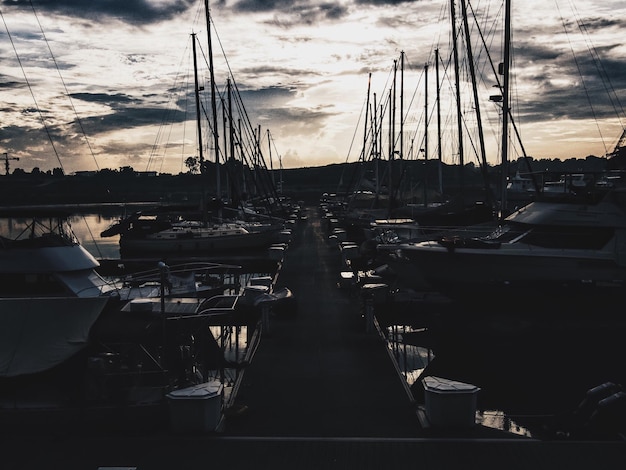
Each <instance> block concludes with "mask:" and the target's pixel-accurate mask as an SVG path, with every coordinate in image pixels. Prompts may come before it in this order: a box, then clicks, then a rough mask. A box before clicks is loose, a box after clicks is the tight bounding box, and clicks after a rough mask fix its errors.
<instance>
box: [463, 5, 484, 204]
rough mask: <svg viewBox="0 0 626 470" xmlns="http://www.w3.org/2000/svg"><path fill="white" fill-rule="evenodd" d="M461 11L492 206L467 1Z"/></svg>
mask: <svg viewBox="0 0 626 470" xmlns="http://www.w3.org/2000/svg"><path fill="white" fill-rule="evenodd" d="M461 9H462V13H463V25H464V28H465V45H466V48H467V61H468V64H469V69H470V77H471V79H472V90H473V92H474V107H475V108H476V121H477V123H478V141H479V144H480V156H481V161H482V165H481V169H482V173H483V180H484V183H485V190H486V194H485V197H486V198H487V203H489V204H491V190H490V188H489V173H488V171H487V154H486V151H485V137H484V135H483V122H482V118H481V114H480V100H479V99H478V88H477V86H476V71H475V69H474V54H473V52H472V41H471V40H470V29H469V22H468V20H467V7H466V5H465V0H461Z"/></svg>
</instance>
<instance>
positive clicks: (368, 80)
mask: <svg viewBox="0 0 626 470" xmlns="http://www.w3.org/2000/svg"><path fill="white" fill-rule="evenodd" d="M371 86H372V72H370V73H369V75H368V78H367V100H366V101H365V124H364V125H363V153H362V155H361V157H362V160H363V162H365V149H366V148H367V124H368V123H367V121H368V120H369V110H370V89H371Z"/></svg>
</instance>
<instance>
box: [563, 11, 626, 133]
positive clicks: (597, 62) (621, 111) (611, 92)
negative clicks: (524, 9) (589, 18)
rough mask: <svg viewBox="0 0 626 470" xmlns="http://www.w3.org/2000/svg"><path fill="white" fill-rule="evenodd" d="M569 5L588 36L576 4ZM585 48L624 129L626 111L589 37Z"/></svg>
mask: <svg viewBox="0 0 626 470" xmlns="http://www.w3.org/2000/svg"><path fill="white" fill-rule="evenodd" d="M570 6H571V8H572V11H573V13H574V17H575V18H576V23H577V24H578V29H579V30H581V31H582V32H583V33H584V34H585V35H586V37H587V38H590V37H591V34H589V31H588V30H587V25H586V24H585V23H583V22H582V21H581V17H580V14H579V13H578V10H577V9H576V5H574V3H573V2H571V1H570ZM587 50H588V51H589V55H590V56H591V57H592V59H593V62H594V65H595V66H596V69H597V70H598V73H599V74H600V76H601V77H602V78H603V80H602V84H603V86H604V89H605V90H606V92H607V96H608V97H609V100H610V101H611V105H612V106H613V109H614V110H615V114H616V115H617V119H618V120H619V122H620V127H621V128H622V129H624V123H623V121H622V116H624V115H625V114H626V113H625V112H624V108H623V106H622V103H621V101H620V99H619V96H617V92H616V91H615V88H614V87H613V82H612V81H611V78H610V76H609V74H608V73H607V71H606V69H605V68H604V64H603V62H602V60H600V54H599V53H598V50H597V48H596V47H595V46H594V44H593V42H592V41H591V39H589V40H588V41H587ZM607 84H608V87H607ZM613 99H615V101H617V105H616V104H615V102H614V101H613ZM618 108H619V109H618Z"/></svg>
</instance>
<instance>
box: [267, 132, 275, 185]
mask: <svg viewBox="0 0 626 470" xmlns="http://www.w3.org/2000/svg"><path fill="white" fill-rule="evenodd" d="M267 147H268V151H269V154H268V155H269V157H270V174H271V175H272V186H276V181H275V178H274V162H273V161H272V141H271V138H270V130H269V129H268V130H267Z"/></svg>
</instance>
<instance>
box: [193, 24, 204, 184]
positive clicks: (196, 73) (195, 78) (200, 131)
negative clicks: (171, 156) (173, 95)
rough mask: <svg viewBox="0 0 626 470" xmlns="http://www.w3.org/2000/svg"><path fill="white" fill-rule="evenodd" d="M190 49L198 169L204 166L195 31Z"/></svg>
mask: <svg viewBox="0 0 626 470" xmlns="http://www.w3.org/2000/svg"><path fill="white" fill-rule="evenodd" d="M191 49H192V53H193V78H194V83H195V87H194V89H195V90H194V94H195V97H196V126H197V128H198V158H199V159H200V171H201V172H202V168H204V155H203V153H202V147H203V145H202V122H201V120H200V84H199V83H198V59H197V57H196V33H191Z"/></svg>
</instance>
